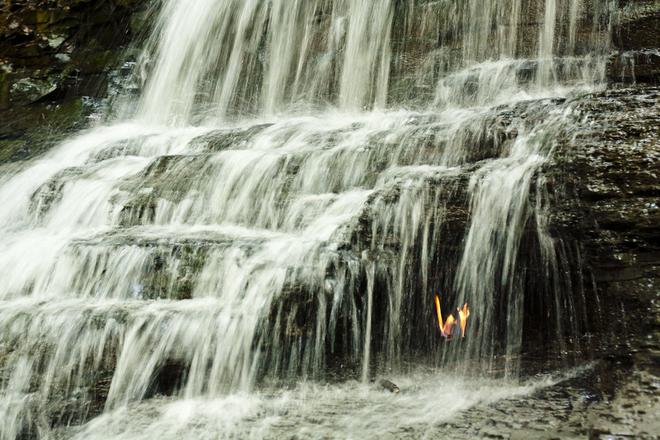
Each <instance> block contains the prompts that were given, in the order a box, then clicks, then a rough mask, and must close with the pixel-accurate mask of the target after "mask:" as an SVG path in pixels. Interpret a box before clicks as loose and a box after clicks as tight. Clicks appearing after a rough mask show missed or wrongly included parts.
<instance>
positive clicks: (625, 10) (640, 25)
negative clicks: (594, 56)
mask: <svg viewBox="0 0 660 440" xmlns="http://www.w3.org/2000/svg"><path fill="white" fill-rule="evenodd" d="M613 24H614V26H613V32H612V33H613V35H612V40H613V41H612V43H613V46H614V48H615V49H617V50H618V52H617V53H616V54H614V55H613V56H612V58H611V60H610V64H609V66H608V79H609V81H610V82H611V83H631V82H632V83H651V84H657V83H658V82H660V49H659V48H658V45H659V44H660V3H658V1H657V0H623V1H621V4H620V8H619V10H618V12H617V19H616V20H615V22H614V23H613Z"/></svg>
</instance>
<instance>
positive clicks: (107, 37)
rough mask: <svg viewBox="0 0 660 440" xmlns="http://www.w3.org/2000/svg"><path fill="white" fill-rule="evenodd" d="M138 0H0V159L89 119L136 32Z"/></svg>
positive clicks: (44, 145) (140, 16)
mask: <svg viewBox="0 0 660 440" xmlns="http://www.w3.org/2000/svg"><path fill="white" fill-rule="evenodd" d="M147 5H148V2H145V1H142V0H99V1H97V0H6V1H4V2H2V4H1V5H0V121H1V122H0V164H1V163H3V162H8V161H16V160H21V159H25V158H28V157H32V156H34V155H36V154H38V153H39V152H41V151H45V150H46V149H48V148H49V147H50V146H51V145H52V144H53V143H54V142H55V141H56V140H57V139H60V138H61V137H62V136H63V135H65V134H66V133H69V132H71V131H74V130H78V129H80V128H82V127H84V126H85V125H86V124H87V122H88V121H87V118H86V117H87V116H89V115H90V114H92V113H94V112H95V111H98V107H99V106H100V102H99V99H100V98H103V97H105V96H107V93H108V84H109V82H111V81H112V76H113V74H114V75H115V76H117V75H120V70H119V68H120V67H121V65H122V64H123V63H124V62H125V61H127V60H130V53H126V52H125V51H124V49H125V48H126V46H127V45H128V44H129V42H130V41H131V40H133V39H134V37H135V36H136V34H138V33H140V32H142V27H143V26H144V25H145V17H146V15H147V10H146V7H147Z"/></svg>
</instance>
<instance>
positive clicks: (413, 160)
mask: <svg viewBox="0 0 660 440" xmlns="http://www.w3.org/2000/svg"><path fill="white" fill-rule="evenodd" d="M590 5H591V6H590V7H591V9H590V10H587V8H586V5H585V4H583V3H582V1H581V0H571V1H557V0H546V1H544V2H543V1H532V0H504V1H502V0H499V1H495V0H489V1H484V0H462V1H456V0H440V1H412V0H411V1H397V0H374V1H369V2H366V1H359V0H228V1H224V2H217V1H214V0H167V1H165V2H163V4H162V6H161V9H160V12H159V15H158V19H157V23H156V24H155V27H154V29H153V31H152V35H151V36H150V38H149V39H148V41H146V42H145V43H144V51H143V53H142V56H141V58H140V60H139V63H138V64H139V68H138V69H136V75H139V74H140V73H143V74H144V78H142V80H143V83H144V87H143V92H142V95H141V97H140V98H139V101H137V102H131V101H130V99H126V100H125V101H126V102H128V104H126V102H124V104H125V106H124V105H123V106H122V107H126V109H125V111H126V112H127V113H126V115H125V118H124V122H117V123H116V124H114V125H108V126H104V127H98V128H95V129H93V130H90V131H88V132H86V133H82V134H80V135H79V136H78V137H76V138H74V139H71V140H69V141H67V142H65V143H63V144H62V145H60V146H59V147H57V148H56V149H54V150H53V151H52V152H50V153H49V154H47V155H46V156H44V157H42V158H40V159H38V160H35V161H33V162H31V163H28V164H26V165H25V166H23V167H22V168H20V169H15V168H11V169H10V168H7V169H5V170H4V172H3V177H2V179H1V181H0V204H1V206H2V207H3V210H2V212H1V213H0V237H1V240H0V372H1V373H2V376H1V379H2V382H1V384H2V394H1V395H0V421H2V423H1V424H0V425H1V426H0V439H3V440H5V439H10V440H14V439H16V438H21V437H23V436H27V437H29V436H35V437H43V438H48V437H49V436H57V435H63V436H64V437H70V436H72V435H74V433H75V432H77V431H76V429H75V428H70V429H72V430H73V431H67V430H66V429H64V428H62V429H64V431H62V432H64V434H61V433H60V434H58V432H59V431H57V429H55V428H52V427H53V426H68V425H76V424H80V423H82V422H84V421H85V420H87V419H88V418H89V417H92V416H96V415H98V414H100V413H102V412H105V413H106V414H104V415H101V416H100V417H99V418H98V419H97V420H93V421H92V422H90V423H88V424H87V425H86V426H84V427H82V428H81V431H80V438H153V437H154V436H157V435H158V436H161V437H163V436H164V437H166V438H167V436H170V437H171V438H177V435H181V433H182V432H187V431H185V429H188V428H185V427H186V426H193V425H194V426H207V425H208V429H209V430H210V431H209V432H212V434H208V436H209V437H210V438H216V437H217V436H218V435H220V436H222V437H226V436H229V435H237V436H239V437H245V436H247V435H248V434H247V433H249V434H250V435H252V436H254V437H267V436H268V435H267V434H268V430H269V429H271V428H273V425H271V424H270V422H269V423H265V424H254V423H248V424H247V425H246V426H247V427H246V426H243V425H241V424H240V423H239V421H240V420H243V419H250V420H252V421H254V418H255V417H259V416H258V415H256V414H261V413H264V412H265V413H266V414H270V416H268V417H273V418H278V417H279V418H285V417H286V415H284V413H286V412H287V411H289V409H286V410H285V409H284V407H287V405H288V403H287V402H289V401H288V400H287V398H286V397H281V396H280V397H278V399H280V400H276V401H273V400H268V398H267V396H268V392H263V391H257V390H262V389H264V388H263V387H266V385H265V384H267V383H271V384H272V383H274V384H275V385H273V386H274V387H275V388H274V389H278V388H277V387H278V386H281V385H277V384H278V383H281V382H288V381H294V380H296V379H300V378H310V379H315V378H316V379H318V378H321V377H323V374H324V372H325V373H327V372H339V373H341V372H342V371H345V374H346V375H348V376H349V377H359V376H361V377H362V378H363V379H364V380H365V381H366V380H368V379H369V377H371V376H373V374H374V371H378V370H384V369H394V371H395V372H396V371H401V370H400V369H401V367H402V363H404V361H405V360H406V359H411V358H412V356H415V359H417V358H419V353H420V352H424V353H425V355H424V356H422V357H426V360H427V361H428V360H431V361H432V360H434V359H435V360H439V359H438V357H440V358H442V362H444V363H445V364H447V365H453V367H454V368H459V369H461V370H468V369H472V368H473V367H474V368H481V367H483V366H486V367H491V366H492V365H493V363H494V362H495V358H496V356H497V355H505V358H506V361H505V369H506V373H507V374H508V375H511V376H514V375H515V373H516V372H517V369H518V364H517V360H516V359H517V356H518V354H519V353H520V350H521V346H522V333H523V318H522V313H523V307H524V305H523V303H524V291H525V285H524V284H525V268H526V266H525V264H524V261H521V257H520V255H519V253H520V246H521V241H522V240H523V239H524V236H525V234H526V233H527V232H526V231H527V230H528V229H529V224H530V220H531V219H533V218H534V217H535V216H536V217H537V218H540V217H541V216H543V212H542V209H541V207H542V205H543V203H542V201H537V202H538V203H537V206H539V208H536V210H535V207H534V206H533V205H532V204H531V203H530V202H529V199H530V195H531V194H535V193H537V190H536V189H535V187H534V185H536V184H537V180H538V170H539V167H540V166H541V165H542V164H543V163H544V161H546V160H547V158H548V157H549V155H550V154H551V151H552V148H553V142H554V134H555V133H557V132H558V131H560V130H561V129H562V127H563V125H564V124H565V123H566V120H567V118H566V117H567V115H570V113H571V105H570V102H566V101H565V99H564V98H565V97H567V96H571V94H574V93H578V92H580V91H583V90H588V89H590V88H593V87H597V86H598V85H599V84H600V82H601V81H602V75H603V70H604V69H603V59H604V55H605V51H606V49H607V46H606V44H605V42H606V41H607V32H608V31H607V29H601V28H599V26H601V25H602V23H603V22H606V20H603V19H602V18H603V17H606V15H607V11H608V3H607V1H606V0H602V1H600V2H599V1H596V2H591V3H590ZM578 28H580V29H582V28H586V29H589V30H590V36H589V38H588V41H581V40H580V39H579V38H578V37H577V36H576V33H577V30H578ZM129 114H130V116H128V115H129ZM539 194H540V193H539ZM537 223H538V224H539V225H542V223H543V222H542V221H537ZM536 233H537V234H538V235H539V240H540V241H542V243H543V244H544V247H543V256H542V257H543V258H545V259H546V260H548V259H552V258H554V257H553V249H552V242H551V241H549V240H548V239H547V237H546V236H544V235H543V234H545V231H543V230H542V228H541V227H539V228H538V229H537V231H536ZM438 289H441V290H442V291H443V302H445V303H446V304H445V305H446V306H447V309H450V308H451V307H455V306H457V305H459V304H463V303H464V302H468V303H469V304H470V307H471V309H472V316H473V317H474V318H473V319H474V321H473V324H471V327H469V328H468V334H467V336H466V338H465V340H464V341H456V342H452V343H450V344H442V345H441V342H442V341H441V340H440V338H439V337H438V334H437V332H436V331H435V329H434V328H433V322H434V319H433V295H434V293H435V291H437V290H438ZM554 295H559V293H557V292H554ZM553 301H555V302H554V303H553V302H552V301H550V304H552V305H553V306H554V304H555V303H556V304H557V307H559V305H558V304H559V303H560V302H561V301H563V299H562V300H561V301H560V300H559V299H557V298H556V297H553ZM556 311H557V310H556ZM560 327H561V326H560V325H559V323H558V324H557V329H556V330H557V332H558V333H561V332H562V331H563V330H562V329H561V328H560ZM443 365H444V364H443ZM351 375H353V376H351ZM442 380H443V381H445V383H446V382H447V381H450V382H451V381H452V380H453V381H459V380H460V379H457V378H454V379H448V378H447V377H446V376H442ZM309 386H310V387H311V389H308V388H305V387H303V388H302V389H301V390H299V391H295V392H292V393H293V397H289V398H290V399H295V398H296V397H295V396H296V395H297V394H296V393H303V394H305V393H310V395H314V394H316V393H321V394H322V393H323V392H327V393H329V394H330V395H326V398H327V399H328V401H329V402H331V401H336V400H337V397H336V396H334V397H332V396H331V394H332V393H335V392H339V393H346V392H347V390H346V389H344V388H342V389H339V390H338V391H327V390H326V391H319V390H318V389H317V388H315V386H316V385H313V383H312V385H309ZM488 386H491V385H490V383H489V385H488ZM492 386H495V387H496V390H495V391H493V394H494V395H498V396H505V395H509V394H516V393H519V392H521V389H522V388H515V387H514V388H511V387H510V386H509V385H506V384H505V383H503V384H502V385H497V386H496V385H492ZM497 387H499V388H497ZM269 389H271V388H269ZM432 389H434V390H436V389H437V387H436V388H432ZM489 389H490V388H489ZM449 391H451V390H449ZM491 391H492V390H491ZM269 392H270V391H269ZM365 392H366V391H365ZM237 393H238V394H237ZM241 393H243V394H241ZM263 393H265V394H263ZM471 393H472V394H470V392H466V396H467V397H466V398H465V400H464V405H457V406H456V408H454V409H452V410H453V411H458V410H460V409H462V408H464V407H465V405H469V404H471V403H470V402H476V401H479V400H480V399H481V397H479V394H478V392H477V390H476V389H475V390H473V391H471ZM157 394H170V395H173V396H174V397H173V398H172V399H173V400H165V401H164V403H163V401H162V398H153V396H154V395H157ZM305 395H307V394H305ZM222 396H229V397H225V398H224V399H225V400H222V399H223V397H222ZM236 396H243V397H240V398H239V397H236ZM264 396H266V397H264ZM370 398H371V397H370V395H369V394H365V395H364V396H363V400H364V401H368V400H369V399H370ZM159 399H160V400H159ZM208 399H216V400H208ZM217 399H221V400H217ZM232 399H234V400H232ZM264 399H266V400H265V401H267V402H270V403H268V404H264V403H263V402H264ZM282 399H283V400H282ZM333 399H334V400H333ZM136 402H151V403H153V406H145V407H141V406H139V405H138V406H135V405H137V404H136ZM203 402H215V403H214V404H211V403H203ZM403 402H405V403H401V405H403V406H402V407H401V408H400V409H401V411H403V412H402V414H404V415H403V416H402V417H410V413H411V412H414V411H413V410H414V407H411V405H413V403H412V400H411V401H403ZM177 405H178V406H177ZM213 405H215V406H213ZM264 405H265V406H264ZM358 405H359V403H358ZM404 407H405V410H404ZM154 408H155V409H154ZM210 408H212V411H215V412H213V414H220V413H222V414H225V416H223V417H221V416H217V418H215V417H216V416H215V415H211V413H210V412H209V411H211V409H210ZM287 408H288V407H287ZM419 409H420V411H422V408H419ZM424 410H426V409H424ZM319 411H324V410H323V408H322V406H319ZM434 412H435V413H437V411H434ZM170 413H171V414H175V413H176V414H179V416H181V419H180V420H179V419H176V418H175V419H171V417H170V416H168V414H170ZM230 413H231V414H230ZM181 414H188V415H187V416H182V415H181ZM230 415H231V416H230ZM300 417H305V416H304V415H301V416H300ZM365 417H367V418H368V417H373V414H368V415H367V414H365ZM145 418H148V419H151V420H152V423H147V424H145V423H143V421H144V420H146V419H145ZM184 419H185V420H184ZM211 419H213V422H210V421H209V420H211ZM129 420H132V422H129ZM177 420H178V422H177ZM294 420H295V419H294ZM195 423H202V425H195ZM273 423H275V422H273ZM205 424H206V425H205ZM257 425H258V426H257ZM303 425H304V424H303ZM366 425H368V424H365V426H366ZM301 426H302V425H301ZM341 426H342V427H344V428H346V429H349V428H350V429H355V430H357V431H358V432H360V429H362V428H365V426H353V425H351V424H349V425H346V426H344V425H343V424H342V425H341ZM326 428H327V426H326ZM182 429H183V430H184V431H180V430H182ZM241 429H244V430H247V431H241ZM255 429H256V430H257V431H255ZM291 429H297V428H296V426H294V425H291ZM300 429H301V431H300V432H299V433H300V435H302V436H311V437H313V436H314V435H318V433H317V434H314V433H312V432H310V431H305V429H310V428H309V426H307V427H304V428H300ZM365 429H366V428H365ZM234 430H236V431H234ZM263 430H266V431H263ZM276 431H277V430H276V429H275V430H274V431H273V432H276ZM230 432H231V433H232V434H230ZM280 432H281V431H280ZM321 432H325V433H326V435H327V432H328V431H321ZM330 432H332V431H330ZM213 433H215V434H213ZM194 435H196V436H197V437H198V438H206V437H205V435H206V434H202V433H201V432H199V433H196V434H194ZM214 435H215V436H216V437H214ZM269 435H272V436H275V437H276V436H277V434H272V433H271V434H269ZM122 436H123V437H122ZM197 437H196V438H197ZM342 437H345V435H342ZM356 437H359V435H356Z"/></svg>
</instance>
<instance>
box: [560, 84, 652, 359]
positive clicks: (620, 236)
mask: <svg viewBox="0 0 660 440" xmlns="http://www.w3.org/2000/svg"><path fill="white" fill-rule="evenodd" d="M581 101H582V102H581V103H580V104H579V105H578V109H579V110H578V111H579V116H578V118H579V119H580V121H579V122H578V123H577V125H576V126H575V132H574V133H572V137H571V138H570V140H568V141H567V142H562V143H560V146H559V149H558V151H557V153H556V154H555V157H554V160H553V163H552V164H551V165H550V167H551V168H552V169H551V170H550V174H551V175H553V180H554V182H553V185H555V189H556V192H555V194H554V198H555V206H554V210H553V220H552V224H553V225H554V228H555V233H556V235H557V236H559V237H562V238H563V240H575V241H577V242H579V243H580V245H581V247H582V251H583V253H582V261H583V264H584V266H585V268H586V269H587V271H588V272H589V274H588V275H587V277H586V278H585V279H584V283H585V288H587V289H590V290H592V289H595V290H596V292H597V294H598V299H599V300H600V303H599V302H597V301H598V300H597V299H595V300H594V303H593V312H595V313H592V315H595V316H598V318H596V319H601V320H602V321H600V322H599V323H597V325H596V327H600V330H601V331H602V332H604V333H605V334H607V335H608V337H611V338H613V340H611V341H610V342H611V343H612V345H610V344H607V345H608V347H609V348H610V349H614V347H619V348H621V349H623V350H624V351H626V350H627V349H625V348H624V346H625V345H627V344H632V345H633V347H634V349H635V350H634V351H637V350H640V349H644V351H645V353H646V355H651V356H652V357H655V358H657V355H658V351H657V350H658V348H659V347H658V325H659V324H660V321H658V318H659V314H658V305H657V304H656V301H657V293H658V286H659V285H660V231H658V225H660V206H658V198H659V196H660V180H659V179H658V176H659V175H660V109H659V108H658V102H660V89H659V88H657V87H637V88H633V89H619V90H610V91H606V92H603V93H599V94H595V95H591V96H588V97H585V98H581ZM589 284H591V286H589ZM598 311H600V312H601V314H600V315H599V313H598ZM633 317H634V318H633ZM649 348H650V349H651V350H650V351H649V350H646V349H649Z"/></svg>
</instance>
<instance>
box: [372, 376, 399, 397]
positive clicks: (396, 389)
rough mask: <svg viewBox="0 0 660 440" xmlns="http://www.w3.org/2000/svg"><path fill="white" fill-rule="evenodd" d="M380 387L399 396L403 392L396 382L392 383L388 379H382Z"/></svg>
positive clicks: (379, 382) (379, 383)
mask: <svg viewBox="0 0 660 440" xmlns="http://www.w3.org/2000/svg"><path fill="white" fill-rule="evenodd" d="M378 386H379V387H381V388H383V389H386V390H387V391H389V392H390V393H394V394H399V393H400V392H401V390H400V389H399V387H398V386H397V384H395V383H394V382H391V381H389V380H387V379H380V380H379V381H378Z"/></svg>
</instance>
